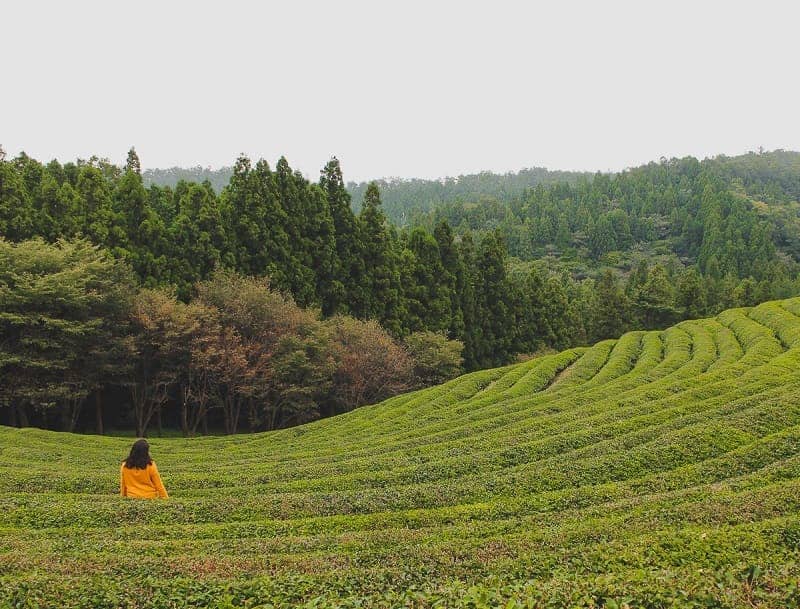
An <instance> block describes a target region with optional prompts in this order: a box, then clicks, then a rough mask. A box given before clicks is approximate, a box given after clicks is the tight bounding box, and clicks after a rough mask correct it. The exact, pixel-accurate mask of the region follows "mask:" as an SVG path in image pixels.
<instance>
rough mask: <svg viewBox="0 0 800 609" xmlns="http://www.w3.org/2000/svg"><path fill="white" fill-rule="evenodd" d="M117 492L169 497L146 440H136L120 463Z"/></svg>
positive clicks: (148, 496)
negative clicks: (126, 456)
mask: <svg viewBox="0 0 800 609" xmlns="http://www.w3.org/2000/svg"><path fill="white" fill-rule="evenodd" d="M119 494H120V495H122V496H123V497H136V498H138V499H155V498H156V497H163V498H164V499H166V498H167V497H169V495H167V489H165V488H164V483H163V482H161V476H159V474H158V468H157V467H156V462H155V461H153V459H151V458H150V445H149V444H148V443H147V440H144V439H142V440H136V442H134V443H133V446H132V447H131V453H130V454H129V455H128V458H127V459H125V460H124V461H123V462H122V465H120V468H119Z"/></svg>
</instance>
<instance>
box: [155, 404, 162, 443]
mask: <svg viewBox="0 0 800 609" xmlns="http://www.w3.org/2000/svg"><path fill="white" fill-rule="evenodd" d="M156 425H157V426H158V437H159V438H160V437H161V436H162V435H164V428H163V426H162V425H161V406H159V407H158V410H157V411H156Z"/></svg>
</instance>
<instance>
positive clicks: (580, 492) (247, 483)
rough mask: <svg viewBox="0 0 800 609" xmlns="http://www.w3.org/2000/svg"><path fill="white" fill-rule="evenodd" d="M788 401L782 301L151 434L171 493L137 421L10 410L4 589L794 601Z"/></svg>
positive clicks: (50, 596) (4, 440) (548, 600)
mask: <svg viewBox="0 0 800 609" xmlns="http://www.w3.org/2000/svg"><path fill="white" fill-rule="evenodd" d="M798 396H800V299H791V300H785V301H781V302H770V303H766V304H763V305H760V306H757V307H755V308H746V309H732V310H727V311H725V312H723V313H722V314H720V315H718V316H717V317H715V318H711V319H702V320H697V321H687V322H683V323H680V324H678V325H676V326H673V327H671V328H669V329H667V330H665V331H653V332H641V331H639V332H631V333H628V334H625V335H623V336H622V337H620V338H619V339H612V340H606V341H602V342H600V343H597V344H595V345H594V346H592V347H589V348H586V347H580V348H576V349H572V350H569V351H564V352H561V353H557V354H552V355H545V356H542V357H538V358H535V359H531V360H529V361H527V362H524V363H520V364H516V365H512V366H507V367H505V368H496V369H491V370H483V371H479V372H475V373H472V374H468V375H466V376H462V377H460V378H457V379H455V380H453V381H450V382H448V383H446V384H444V385H440V386H437V387H433V388H430V389H425V390H421V391H417V392H414V393H409V394H405V395H400V396H396V397H394V398H392V399H390V400H388V401H386V402H383V403H381V404H378V405H375V406H367V407H363V408H361V409H358V410H356V411H353V412H351V413H349V414H345V415H341V416H338V417H333V418H329V419H325V420H322V421H318V422H315V423H311V424H307V425H304V426H301V427H297V428H293V429H287V430H282V431H277V432H270V433H266V434H258V435H245V436H227V437H208V438H202V439H197V438H195V439H178V438H160V437H159V438H151V444H152V447H153V448H152V453H153V456H154V458H155V459H156V460H157V462H158V467H159V469H160V471H161V475H162V477H163V479H164V481H165V484H166V487H167V490H168V492H169V493H170V498H169V499H168V500H155V501H149V502H148V501H141V502H137V501H133V500H124V499H122V498H120V497H119V496H117V493H118V492H119V491H118V488H119V482H118V476H119V473H118V472H119V469H118V465H117V464H118V463H119V462H120V459H121V458H122V457H124V455H125V454H126V453H127V450H128V448H129V447H130V442H131V438H112V437H102V436H92V437H80V436H76V435H73V434H63V433H55V432H50V431H40V430H34V429H12V428H3V427H0V453H1V454H2V456H3V468H4V475H3V476H2V477H0V507H1V508H2V509H0V531H2V538H1V539H2V565H3V567H2V576H0V606H3V607H23V606H24V607H50V606H58V607H62V608H64V609H73V608H75V609H77V608H78V607H87V606H92V607H134V606H136V607H145V606H146V607H162V608H164V609H166V608H168V607H185V606H190V605H191V606H195V604H196V605H197V606H203V607H220V608H222V607H231V608H232V607H276V608H277V607H282V608H283V607H286V608H288V607H318V608H331V609H332V608H334V607H464V608H467V607H469V608H473V609H475V608H489V607H506V608H516V609H521V608H523V607H542V608H543V607H554V608H555V607H576V608H577V607H582V608H585V609H590V608H605V609H612V608H622V607H631V608H633V607H649V608H653V609H656V608H659V609H661V608H663V609H666V608H668V607H696V608H700V607H706V608H711V607H718V608H723V607H726V608H734V607H759V608H761V609H779V608H780V609H783V608H787V607H797V601H798V600H800V597H798V588H797V582H798V581H799V579H800V564H799V563H798V556H800V554H798V551H800V401H799V400H798ZM267 600H268V601H269V602H268V603H265V601H267ZM3 601H5V603H3Z"/></svg>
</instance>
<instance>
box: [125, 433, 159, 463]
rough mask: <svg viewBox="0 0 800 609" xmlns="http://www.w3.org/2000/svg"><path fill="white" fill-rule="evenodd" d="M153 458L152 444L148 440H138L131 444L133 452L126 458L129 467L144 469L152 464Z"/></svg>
mask: <svg viewBox="0 0 800 609" xmlns="http://www.w3.org/2000/svg"><path fill="white" fill-rule="evenodd" d="M152 462H153V460H152V459H151V458H150V445H149V444H148V443H147V440H144V439H142V440H136V442H134V443H133V446H131V454H129V455H128V458H127V459H125V467H127V468H128V469H133V468H136V469H144V468H146V467H147V466H148V465H150V464H151V463H152Z"/></svg>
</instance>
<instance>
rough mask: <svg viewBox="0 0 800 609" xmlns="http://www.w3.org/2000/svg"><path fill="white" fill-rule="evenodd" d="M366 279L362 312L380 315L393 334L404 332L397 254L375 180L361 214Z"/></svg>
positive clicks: (369, 315)
mask: <svg viewBox="0 0 800 609" xmlns="http://www.w3.org/2000/svg"><path fill="white" fill-rule="evenodd" d="M359 224H360V226H361V235H362V252H363V256H364V266H365V279H366V282H365V284H366V290H365V293H366V297H367V300H366V306H365V308H364V311H363V312H362V315H363V316H364V317H365V318H367V319H377V320H378V321H380V322H381V323H382V324H383V325H384V327H386V329H388V330H389V331H390V332H392V333H393V334H396V335H397V334H402V328H403V325H402V319H403V316H402V306H401V294H400V275H399V270H398V267H397V254H396V252H395V248H394V243H393V242H392V238H391V233H390V232H389V230H388V229H387V228H386V217H385V216H384V215H383V211H382V210H381V196H380V191H379V190H378V186H377V184H375V182H372V183H370V185H369V186H368V187H367V191H366V193H365V194H364V202H363V205H362V207H361V213H360V214H359Z"/></svg>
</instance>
